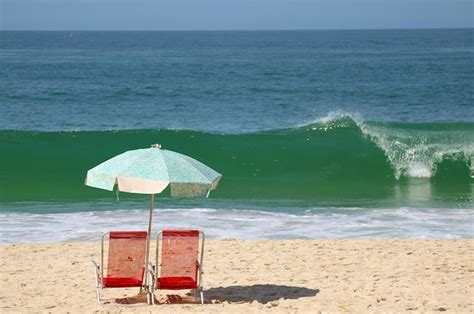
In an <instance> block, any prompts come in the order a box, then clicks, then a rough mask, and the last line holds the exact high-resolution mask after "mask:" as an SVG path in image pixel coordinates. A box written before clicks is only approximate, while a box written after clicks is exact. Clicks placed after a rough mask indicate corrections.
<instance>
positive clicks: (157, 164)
mask: <svg viewBox="0 0 474 314" xmlns="http://www.w3.org/2000/svg"><path fill="white" fill-rule="evenodd" d="M221 177H222V175H221V174H220V173H218V172H216V171H214V170H213V169H211V168H209V167H208V166H206V165H205V164H203V163H201V162H199V161H197V160H195V159H193V158H191V157H189V156H186V155H183V154H180V153H176V152H173V151H170V150H166V149H163V148H161V145H160V144H154V145H152V146H151V148H145V149H136V150H130V151H127V152H124V153H122V154H119V155H117V156H115V157H113V158H111V159H109V160H107V161H105V162H103V163H101V164H99V165H98V166H96V167H94V168H92V169H90V170H89V171H87V175H86V180H85V184H86V185H87V186H91V187H95V188H99V189H104V190H109V191H113V190H114V188H115V186H117V193H118V192H119V191H120V192H128V193H137V194H149V195H151V202H150V212H149V218H148V238H147V251H146V261H147V262H148V256H149V250H150V236H151V223H152V217H153V207H154V199H155V198H154V196H155V194H157V193H161V192H162V191H163V190H164V189H165V188H166V187H168V185H169V186H170V189H171V196H172V197H194V196H205V197H208V196H209V193H210V192H211V191H212V190H213V189H215V188H216V187H217V184H218V183H219V180H220V178H221Z"/></svg>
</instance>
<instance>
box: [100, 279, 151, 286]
mask: <svg viewBox="0 0 474 314" xmlns="http://www.w3.org/2000/svg"><path fill="white" fill-rule="evenodd" d="M102 284H103V285H104V286H105V287H106V288H125V287H141V286H142V280H141V279H138V278H117V277H105V278H104V279H102Z"/></svg>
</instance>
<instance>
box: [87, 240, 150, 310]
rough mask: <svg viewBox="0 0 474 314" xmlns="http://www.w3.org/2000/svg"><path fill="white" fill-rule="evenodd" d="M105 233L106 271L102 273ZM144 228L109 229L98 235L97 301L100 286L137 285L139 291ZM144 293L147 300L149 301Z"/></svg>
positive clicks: (95, 265)
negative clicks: (141, 229) (107, 239)
mask: <svg viewBox="0 0 474 314" xmlns="http://www.w3.org/2000/svg"><path fill="white" fill-rule="evenodd" d="M107 235H109V250H108V258H107V268H106V271H107V275H104V268H105V266H104V265H105V264H104V255H105V254H104V244H105V241H104V240H105V238H106V236H107ZM146 238H147V232H146V231H111V232H107V233H104V234H103V235H102V238H101V257H100V266H99V265H97V263H96V262H94V261H92V263H93V264H94V269H95V274H96V295H97V301H98V302H99V303H101V299H100V289H103V288H130V287H137V288H140V291H142V287H144V283H143V278H144V273H145V264H146V261H145V256H146ZM149 297H150V296H148V303H150V299H149Z"/></svg>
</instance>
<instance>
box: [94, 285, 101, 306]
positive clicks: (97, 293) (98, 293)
mask: <svg viewBox="0 0 474 314" xmlns="http://www.w3.org/2000/svg"><path fill="white" fill-rule="evenodd" d="M95 295H96V297H97V302H99V304H102V302H101V300H100V288H99V287H96V291H95Z"/></svg>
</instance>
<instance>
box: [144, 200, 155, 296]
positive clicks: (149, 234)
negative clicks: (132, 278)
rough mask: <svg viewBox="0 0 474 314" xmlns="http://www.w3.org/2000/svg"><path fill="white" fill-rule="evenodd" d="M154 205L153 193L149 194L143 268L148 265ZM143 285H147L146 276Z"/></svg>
mask: <svg viewBox="0 0 474 314" xmlns="http://www.w3.org/2000/svg"><path fill="white" fill-rule="evenodd" d="M154 206H155V194H151V199H150V213H149V215H148V234H147V237H146V255H145V263H146V265H145V269H146V268H147V267H148V258H149V257H150V239H151V222H152V219H153V207H154ZM145 285H146V287H148V276H145Z"/></svg>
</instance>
